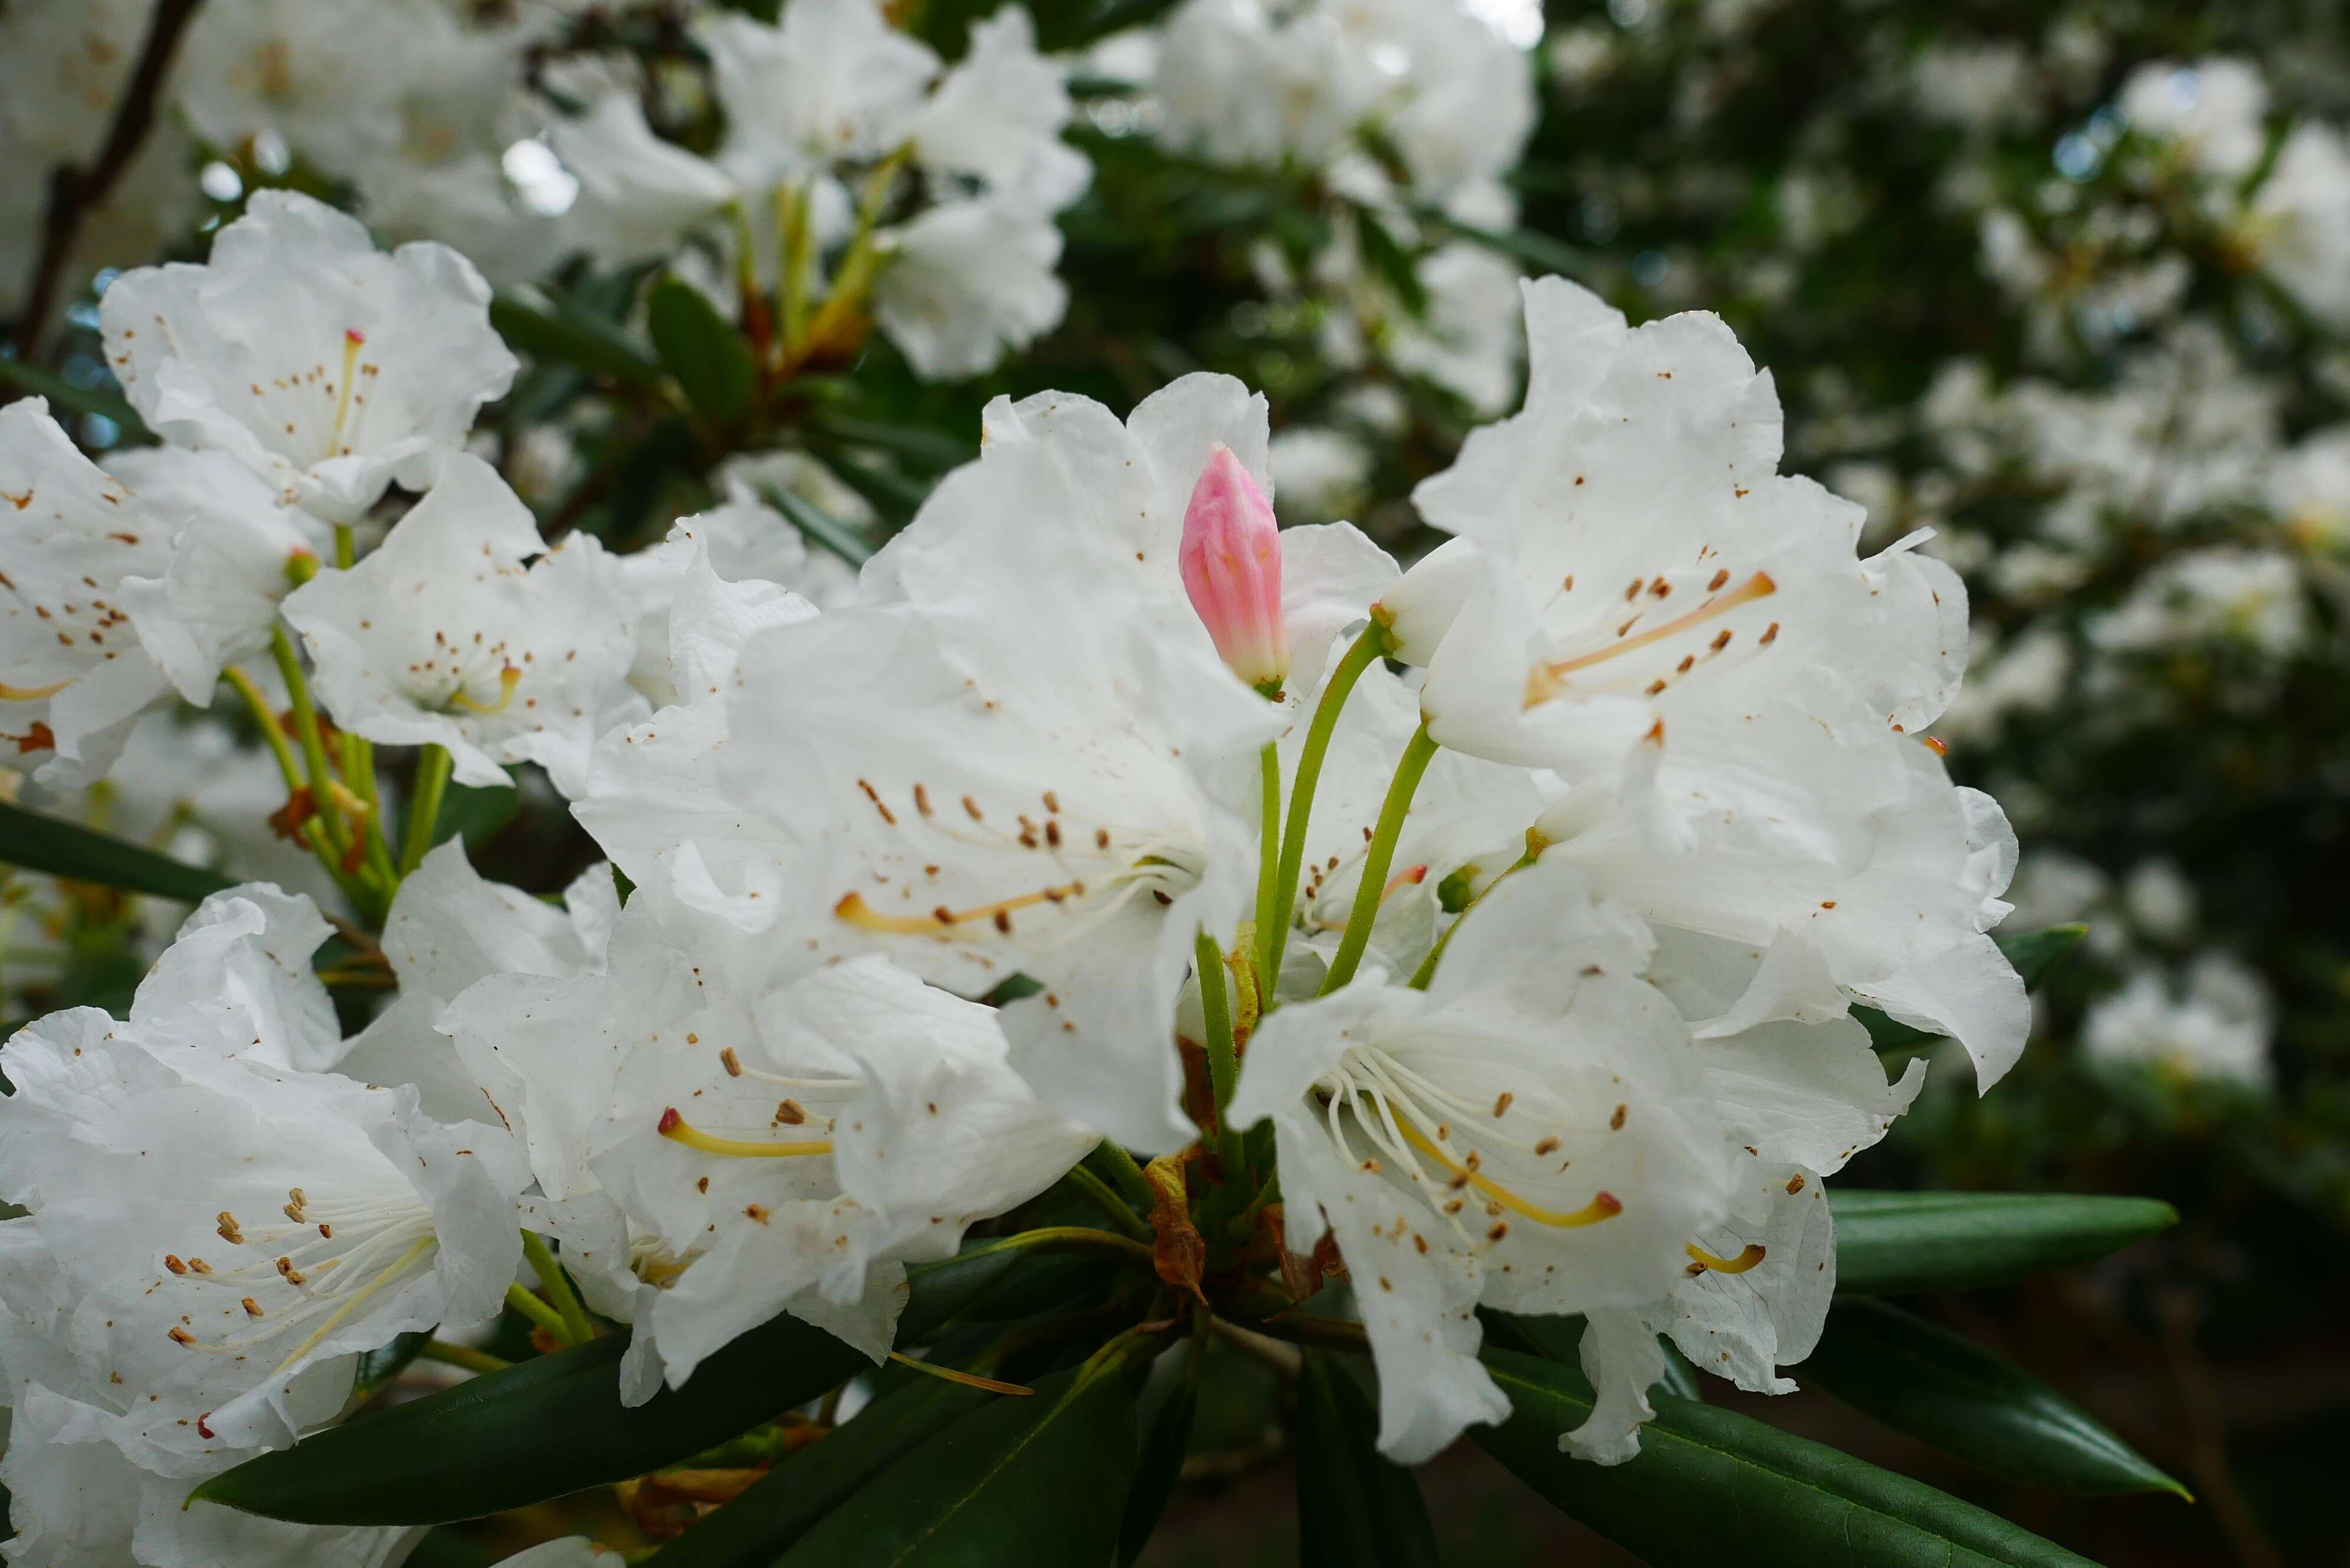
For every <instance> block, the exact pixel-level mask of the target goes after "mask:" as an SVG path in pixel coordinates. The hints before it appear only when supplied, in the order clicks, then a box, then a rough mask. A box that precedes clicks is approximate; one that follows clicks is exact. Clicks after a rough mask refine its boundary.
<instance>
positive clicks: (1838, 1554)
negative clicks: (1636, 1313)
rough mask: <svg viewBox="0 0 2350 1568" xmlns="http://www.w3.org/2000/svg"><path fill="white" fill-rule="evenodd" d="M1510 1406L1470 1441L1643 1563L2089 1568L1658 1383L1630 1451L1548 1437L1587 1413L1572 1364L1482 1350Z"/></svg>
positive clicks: (1588, 1403) (1974, 1512) (1999, 1524)
mask: <svg viewBox="0 0 2350 1568" xmlns="http://www.w3.org/2000/svg"><path fill="white" fill-rule="evenodd" d="M1486 1362H1487V1365H1488V1366H1489V1367H1490V1368H1491V1370H1492V1374H1493V1378H1494V1381H1495V1382H1497V1383H1499V1384H1500V1385H1501V1386H1502V1390H1503V1392H1504V1393H1505V1394H1507V1395H1508V1396H1509V1397H1510V1402H1511V1405H1512V1406H1513V1414H1512V1415H1511V1417H1510V1419H1509V1420H1508V1421H1507V1422H1505V1423H1503V1425H1502V1426H1499V1427H1479V1428H1471V1432H1472V1435H1473V1436H1474V1437H1475V1438H1476V1439H1477V1441H1478V1443H1479V1444H1480V1445H1481V1446H1482V1447H1483V1448H1484V1449H1485V1450H1486V1451H1487V1452H1489V1453H1491V1454H1492V1456H1493V1457H1494V1458H1495V1459H1500V1460H1501V1461H1502V1463H1503V1464H1504V1465H1506V1466H1508V1467H1509V1469H1510V1470H1511V1471H1512V1472H1513V1474H1515V1475H1516V1476H1517V1478H1518V1479H1519V1480H1523V1481H1524V1482H1525V1483H1526V1484H1527V1485H1528V1486H1530V1487H1532V1488H1534V1490H1536V1491H1538V1492H1540V1493H1541V1494H1542V1495H1543V1496H1544V1498H1546V1499H1548V1500H1549V1501H1551V1502H1552V1503H1554V1504H1555V1505H1556V1506H1557V1507H1558V1508H1560V1509H1561V1510H1563V1511H1565V1512H1566V1513H1569V1514H1571V1515H1573V1516H1574V1517H1575V1518H1576V1519H1578V1520H1580V1521H1582V1522H1584V1523H1585V1524H1587V1525H1589V1526H1590V1527H1591V1528H1592V1529H1594V1530H1596V1531H1597V1532H1599V1533H1600V1534H1602V1535H1604V1536H1606V1537H1607V1539H1608V1540H1610V1541H1613V1542H1616V1543H1617V1545H1618V1546H1621V1547H1623V1548H1624V1549H1625V1550H1626V1551H1627V1552H1632V1553H1633V1554H1635V1555H1636V1556H1638V1558H1639V1559H1640V1560H1641V1561H1642V1562H1644V1563H1648V1564H1649V1565H1650V1568H1719V1564H1720V1563H1721V1562H1722V1560H1723V1559H1724V1557H1726V1556H1735V1557H1736V1558H1737V1559H1738V1560H1739V1561H1740V1562H1741V1563H1753V1564H1755V1565H1756V1568H1776V1565H1780V1564H1784V1565H1785V1568H1908V1565H1912V1564H1915V1565H1917V1568H1929V1565H1930V1568H1994V1565H1997V1568H2094V1564H2091V1563H2089V1560H2088V1559H2087V1558H2085V1557H2081V1556H2078V1555H2076V1554H2074V1553H2073V1552H2067V1551H2065V1550H2064V1548H2063V1547H2061V1546H2058V1545H2055V1544H2054V1542H2048V1541H2043V1540H2042V1539H2041V1538H2040V1537H2039V1536H2036V1535H2034V1534H2033V1533H2032V1532H2029V1531H2026V1530H2024V1529H2022V1528H2021V1527H2020V1526H2017V1525H2013V1524H2010V1523H2009V1522H2008V1521H2005V1520H2003V1519H2001V1518H2000V1517H1999V1516H1998V1515H1996V1514H1992V1513H1987V1512H1985V1511H1983V1510H1981V1509H1979V1508H1976V1507H1974V1506H1973V1505H1971V1504H1970V1503H1964V1502H1960V1501H1959V1500H1958V1499H1956V1498H1953V1497H1950V1496H1949V1495H1947V1494H1946V1493H1943V1492H1939V1491H1937V1490H1934V1489H1933V1488H1932V1487H1929V1486H1924V1485H1921V1484H1919V1483H1918V1482H1917V1481H1913V1480H1908V1478H1906V1477H1903V1476H1898V1475H1895V1474H1893V1473H1892V1472H1891V1471H1889V1470H1882V1469H1877V1467H1876V1466H1874V1465H1871V1464H1867V1463H1865V1462H1863V1461H1862V1460H1859V1459H1854V1458H1852V1457H1851V1456H1850V1455H1848V1454H1844V1453H1840V1452H1838V1451H1837V1450H1835V1449H1831V1448H1828V1447H1826V1446H1825V1445H1823V1444H1820V1443H1814V1442H1810V1441H1808V1440H1806V1439H1804V1438H1797V1437H1792V1436H1790V1435H1789V1434H1787V1433H1785V1432H1782V1431H1780V1430H1778V1429H1777V1428H1773V1427H1766V1426H1764V1425H1763V1423H1761V1422H1759V1421H1756V1420H1753V1419H1752V1418H1750V1417H1745V1416H1741V1415H1738V1414H1736V1413H1735V1412H1733V1411H1729V1410H1723V1409H1720V1408H1718V1407H1714V1406H1711V1405H1700V1404H1696V1403H1693V1402H1691V1401H1690V1400H1686V1399H1681V1398H1678V1397H1674V1396H1672V1395H1656V1396H1652V1397H1653V1398H1654V1401H1655V1404H1656V1407H1657V1416H1656V1419H1655V1420H1653V1421H1651V1422H1650V1423H1648V1427H1647V1428H1645V1429H1644V1430H1643V1433H1642V1436H1641V1440H1640V1453H1639V1456H1638V1458H1637V1459H1632V1460H1630V1461H1629V1462H1627V1463H1626V1464H1622V1465H1618V1466H1616V1467H1613V1468H1605V1467H1601V1466H1597V1465H1592V1464H1587V1463H1586V1462H1584V1461H1583V1460H1580V1459H1575V1458H1573V1457H1572V1456H1570V1455H1568V1454H1565V1453H1562V1452H1561V1451H1560V1450H1559V1446H1558V1440H1559V1438H1560V1436H1561V1435H1562V1434H1564V1433H1566V1432H1570V1431H1573V1430H1574V1429H1575V1428H1577V1427H1579V1426H1581V1425H1582V1424H1583V1422H1584V1420H1585V1418H1586V1417H1588V1416H1589V1415H1590V1413H1591V1407H1592V1396H1591V1389H1590V1386H1589V1385H1588V1384H1586V1382H1584V1380H1583V1378H1582V1376H1580V1375H1579V1374H1577V1373H1575V1371H1573V1370H1572V1369H1570V1368H1568V1367H1565V1366H1561V1365H1559V1364H1558V1363H1556V1362H1554V1361H1544V1360H1539V1359H1536V1358H1534V1357H1532V1356H1526V1355H1517V1354H1515V1353H1513V1352H1510V1351H1492V1352H1489V1353H1488V1354H1487V1356H1486Z"/></svg>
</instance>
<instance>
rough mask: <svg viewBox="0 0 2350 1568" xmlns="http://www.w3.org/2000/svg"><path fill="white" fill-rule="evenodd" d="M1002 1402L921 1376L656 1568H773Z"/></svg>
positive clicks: (773, 1476) (786, 1467)
mask: <svg viewBox="0 0 2350 1568" xmlns="http://www.w3.org/2000/svg"><path fill="white" fill-rule="evenodd" d="M997 1397H1001V1396H997V1395H992V1394H989V1393H987V1392H985V1391H984V1390H983V1389H978V1388H972V1387H969V1386H965V1385H962V1384H959V1383H948V1382H945V1381H943V1380H941V1379H940V1378H936V1377H918V1378H916V1379H915V1380H914V1381H913V1382H911V1383H910V1384H908V1385H906V1386H904V1387H901V1388H899V1389H897V1390H896V1391H895V1392H893V1393H890V1394H888V1395H885V1396H884V1397H881V1398H879V1399H876V1400H875V1401H874V1402H873V1403H872V1404H870V1405H868V1406H867V1407H865V1408H864V1409H863V1410H861V1411H859V1412H858V1416H857V1418H856V1419H855V1420H853V1421H850V1422H849V1423H848V1424H847V1425H846V1426H844V1427H842V1428H839V1429H838V1430H837V1431H836V1432H834V1433H832V1434H831V1435H830V1436H828V1437H826V1438H822V1439H820V1440H818V1441H817V1442H816V1445H815V1446H814V1447H813V1448H807V1449H801V1450H800V1451H799V1452H798V1453H796V1454H794V1455H793V1456H792V1457H791V1458H789V1459H785V1460H784V1461H783V1462H782V1463H781V1464H779V1465H777V1466H776V1467H775V1469H772V1470H769V1471H768V1472H767V1474H766V1476H765V1477H764V1479H762V1480H759V1481H757V1482H756V1483H754V1485H753V1486H752V1487H751V1489H750V1490H748V1491H745V1492H744V1493H743V1495H742V1496H740V1497H738V1498H736V1499H735V1500H734V1501H732V1502H730V1503H728V1504H727V1505H726V1506H725V1507H723V1508H722V1509H720V1510H719V1511H717V1512H716V1513H714V1514H712V1515H711V1516H710V1517H709V1518H708V1519H705V1520H703V1521H702V1522H701V1523H699V1524H697V1525H695V1526H694V1527H693V1528H692V1529H691V1530H689V1531H687V1532H685V1533H684V1534H683V1535H681V1536H680V1537H679V1538H678V1539H677V1540H676V1541H675V1542H672V1543H671V1544H670V1545H668V1546H665V1547H663V1548H662V1549H661V1550H660V1553H659V1554H658V1555H657V1556H655V1558H654V1559H653V1561H654V1562H655V1563H657V1564H658V1565H659V1568H767V1564H768V1563H773V1562H774V1561H775V1559H776V1558H777V1557H778V1556H780V1555H781V1554H782V1553H783V1552H785V1551H786V1550H787V1549H789V1547H790V1546H791V1544H792V1543H793V1542H795V1541H797V1540H798V1539H799V1538H800V1537H801V1536H802V1535H803V1534H805V1533H806V1532H807V1531H808V1529H809V1528H810V1527H811V1526H813V1525H814V1524H815V1523H816V1521H818V1520H820V1519H822V1518H823V1517H824V1516H825V1515H826V1514H827V1513H830V1512H831V1511H833V1510H834V1509H835V1508H837V1507H838V1506H839V1505H840V1504H841V1503H842V1502H843V1501H846V1500H847V1498H848V1497H850V1496H851V1495H852V1494H854V1493H855V1492H856V1490H857V1489H858V1488H859V1487H861V1486H863V1485H864V1484H865V1483H866V1482H867V1481H868V1480H872V1479H873V1478H874V1477H875V1476H877V1475H879V1474H880V1473H881V1472H882V1471H883V1470H884V1469H887V1468H888V1467H889V1465H891V1464H893V1463H895V1462H896V1460H897V1459H898V1458H899V1455H901V1454H904V1453H905V1452H906V1451H907V1450H909V1449H912V1448H914V1447H915V1446H916V1445H917V1444H920V1443H924V1442H927V1441H929V1440H930V1439H931V1438H932V1437H934V1436H936V1435H937V1434H938V1433H940V1432H942V1431H944V1430H945V1429H946V1428H948V1427H949V1426H951V1425H952V1424H953V1423H954V1422H956V1421H959V1420H962V1418H963V1417H966V1416H968V1415H970V1414H971V1413H972V1411H973V1410H976V1409H978V1408H979V1407H981V1406H983V1405H984V1404H986V1403H987V1402H988V1401H989V1400H991V1399H993V1398H997Z"/></svg>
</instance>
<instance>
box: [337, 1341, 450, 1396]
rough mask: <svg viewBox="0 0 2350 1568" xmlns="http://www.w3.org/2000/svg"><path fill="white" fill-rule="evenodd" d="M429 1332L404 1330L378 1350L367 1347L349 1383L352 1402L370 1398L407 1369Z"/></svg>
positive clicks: (421, 1347) (422, 1346)
mask: <svg viewBox="0 0 2350 1568" xmlns="http://www.w3.org/2000/svg"><path fill="white" fill-rule="evenodd" d="M430 1339H432V1335H431V1334H424V1333H417V1334H401V1335H400V1336H399V1337H398V1338H396V1339H394V1340H393V1341H392V1342H391V1343H390V1345H385V1346H383V1347H382V1348H381V1349H380V1350H370V1351H369V1352H368V1353H367V1354H366V1355H362V1356H360V1357H359V1376H357V1377H356V1378H355V1379H353V1380H352V1383H351V1403H352V1404H354V1405H357V1404H360V1403H364V1402H365V1401H367V1400H369V1399H372V1398H374V1397H375V1396H376V1395H377V1394H379V1393H380V1392H382V1390H383V1386H384V1385H385V1384H387V1383H389V1382H390V1381H391V1380H392V1379H393V1378H395V1377H397V1376H400V1374H401V1373H402V1372H404V1371H406V1370H407V1369H408V1364H409V1363H410V1362H411V1361H413V1360H415V1359H416V1353H417V1352H418V1351H420V1350H422V1349H423V1348H424V1346H425V1343H426V1342H427V1341H429V1340H430Z"/></svg>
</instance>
